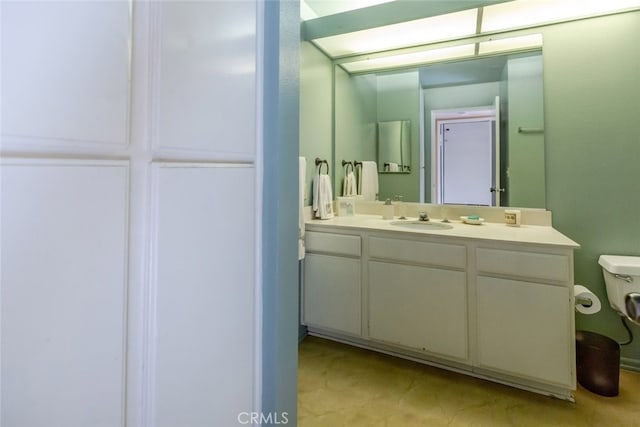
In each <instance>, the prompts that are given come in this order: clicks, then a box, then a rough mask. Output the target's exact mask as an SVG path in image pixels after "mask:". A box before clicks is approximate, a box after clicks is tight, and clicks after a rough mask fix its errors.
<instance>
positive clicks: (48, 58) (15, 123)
mask: <svg viewBox="0 0 640 427" xmlns="http://www.w3.org/2000/svg"><path fill="white" fill-rule="evenodd" d="M1 7H2V25H1V27H2V49H1V50H2V135H3V144H7V143H10V144H12V145H15V144H17V145H18V146H19V147H21V148H22V149H24V148H25V146H26V147H33V146H35V147H43V146H44V147H48V148H51V147H60V146H65V147H73V148H74V149H81V150H85V149H87V148H95V147H96V146H100V145H102V146H104V145H106V146H112V147H123V146H125V145H126V144H128V134H129V119H128V116H129V75H130V62H129V57H130V50H129V49H130V48H129V46H130V43H131V5H130V4H129V2H128V1H108V2H106V1H91V2H81V1H72V2H62V1H51V2H46V1H40V2H32V1H23V2H20V1H10V2H2V6H1ZM5 148H6V147H5Z"/></svg>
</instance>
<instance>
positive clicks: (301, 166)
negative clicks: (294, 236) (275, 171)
mask: <svg viewBox="0 0 640 427" xmlns="http://www.w3.org/2000/svg"><path fill="white" fill-rule="evenodd" d="M306 176H307V159H305V158H304V157H299V158H298V207H299V210H298V259H299V260H301V259H303V258H304V254H305V248H304V201H305V197H304V196H305V195H304V193H305V191H304V187H305V178H306Z"/></svg>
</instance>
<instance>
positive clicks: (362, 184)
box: [358, 162, 378, 200]
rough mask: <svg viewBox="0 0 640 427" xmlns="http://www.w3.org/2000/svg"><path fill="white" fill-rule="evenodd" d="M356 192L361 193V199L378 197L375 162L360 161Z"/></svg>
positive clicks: (375, 198) (376, 166)
mask: <svg viewBox="0 0 640 427" xmlns="http://www.w3.org/2000/svg"><path fill="white" fill-rule="evenodd" d="M358 194H360V195H362V198H363V200H377V199H378V165H377V164H376V162H362V167H361V169H360V177H359V184H358Z"/></svg>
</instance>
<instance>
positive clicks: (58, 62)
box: [0, 0, 261, 427]
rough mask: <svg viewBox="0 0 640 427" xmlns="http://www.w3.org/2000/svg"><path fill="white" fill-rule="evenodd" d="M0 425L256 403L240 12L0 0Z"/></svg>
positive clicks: (203, 420)
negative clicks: (0, 2) (0, 25)
mask: <svg viewBox="0 0 640 427" xmlns="http://www.w3.org/2000/svg"><path fill="white" fill-rule="evenodd" d="M0 7H1V8H2V9H1V19H2V94H1V98H2V129H1V130H2V146H1V154H2V160H1V169H0V209H1V212H0V215H1V217H0V219H1V223H0V225H1V228H0V244H1V247H0V249H1V252H0V260H1V266H0V363H1V366H0V368H1V377H0V379H1V381H0V425H2V427H51V426H64V427H76V426H77V427H88V426H91V427H100V426H104V427H114V426H126V425H128V426H136V427H137V426H147V427H152V426H158V427H161V426H166V427H174V426H180V427H197V426H223V425H224V426H226V425H236V424H238V416H239V415H240V414H241V413H244V414H247V413H252V412H255V411H259V396H260V393H259V390H260V386H261V384H260V377H261V372H260V368H259V365H260V364H259V359H258V357H259V356H257V355H259V354H260V348H259V345H260V342H259V340H258V339H257V338H258V335H259V334H258V332H257V331H258V330H259V329H258V328H259V322H260V319H259V318H257V315H256V313H257V312H258V311H257V310H256V307H257V306H258V304H259V303H260V301H259V299H258V298H259V294H258V293H257V291H256V290H257V289H258V283H257V282H258V279H257V277H258V271H259V265H258V264H259V260H260V252H259V250H256V245H257V244H258V243H259V235H260V221H259V220H260V218H259V217H258V212H261V206H260V198H259V194H258V183H259V182H260V178H259V175H258V173H257V171H258V170H259V163H260V160H259V159H258V158H257V157H256V153H258V152H259V150H258V149H257V144H258V143H259V139H258V137H257V136H256V135H257V134H258V133H259V132H257V130H258V123H259V121H258V120H257V117H258V114H261V108H260V107H256V106H257V105H259V102H258V101H259V96H258V91H257V90H258V89H257V88H258V82H259V78H258V76H259V72H260V70H259V67H258V64H259V63H258V61H257V58H258V57H259V56H260V55H259V47H258V46H259V45H260V43H259V39H260V37H261V36H259V31H260V30H259V28H260V25H261V24H260V19H258V18H259V13H260V7H259V4H258V2H254V1H241V2H232V1H222V2H218V1H206V2H143V1H140V2H138V1H135V2H129V1H117V0H116V1H109V2H97V1H96V2H82V1H72V2H63V1H55V0H54V1H47V2H19V1H15V2H14V1H6V2H5V1H3V2H2V4H1V6H0Z"/></svg>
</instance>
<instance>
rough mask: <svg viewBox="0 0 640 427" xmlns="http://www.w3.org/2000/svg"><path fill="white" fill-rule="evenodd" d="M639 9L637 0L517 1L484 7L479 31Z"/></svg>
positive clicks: (530, 25)
mask: <svg viewBox="0 0 640 427" xmlns="http://www.w3.org/2000/svg"><path fill="white" fill-rule="evenodd" d="M637 7H640V0H536V1H533V0H517V1H510V2H506V3H500V4H495V5H493V6H486V7H485V8H484V11H483V15H482V30H481V31H482V32H483V33H485V32H491V31H503V30H508V29H514V28H522V27H532V26H535V25H541V24H545V23H551V22H558V21H566V20H571V19H579V18H584V17H588V16H596V15H603V14H607V13H613V12H617V11H622V10H627V9H633V8H637Z"/></svg>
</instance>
